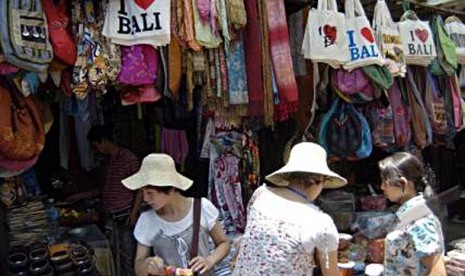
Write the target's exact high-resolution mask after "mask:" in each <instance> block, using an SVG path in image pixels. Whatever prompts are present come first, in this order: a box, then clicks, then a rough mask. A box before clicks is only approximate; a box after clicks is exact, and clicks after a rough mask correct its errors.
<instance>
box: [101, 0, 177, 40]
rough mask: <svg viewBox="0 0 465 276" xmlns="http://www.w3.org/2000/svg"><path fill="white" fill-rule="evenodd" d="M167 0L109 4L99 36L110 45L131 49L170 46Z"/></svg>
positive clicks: (118, 1) (116, 1) (122, 1)
mask: <svg viewBox="0 0 465 276" xmlns="http://www.w3.org/2000/svg"><path fill="white" fill-rule="evenodd" d="M170 12H171V1H170V0H157V1H155V0H112V1H110V2H109V3H108V7H107V13H106V16H105V23H104V25H103V30H102V34H103V35H104V36H106V37H107V38H110V39H111V40H112V42H113V43H116V44H120V45H126V46H131V45H135V44H149V45H153V46H165V45H167V44H169V43H170V34H171V30H170V26H171V25H170V24H171V16H170Z"/></svg>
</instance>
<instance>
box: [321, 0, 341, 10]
mask: <svg viewBox="0 0 465 276" xmlns="http://www.w3.org/2000/svg"><path fill="white" fill-rule="evenodd" d="M328 1H330V2H328ZM317 9H318V10H319V11H328V10H329V11H335V12H337V11H338V9H337V2H336V0H319V1H318V6H317Z"/></svg>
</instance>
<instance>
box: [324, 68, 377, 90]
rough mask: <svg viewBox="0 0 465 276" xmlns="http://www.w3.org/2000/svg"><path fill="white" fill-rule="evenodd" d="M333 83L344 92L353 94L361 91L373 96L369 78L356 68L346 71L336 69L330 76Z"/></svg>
mask: <svg viewBox="0 0 465 276" xmlns="http://www.w3.org/2000/svg"><path fill="white" fill-rule="evenodd" d="M332 81H333V85H336V87H338V88H339V90H341V92H342V93H345V94H349V95H351V94H355V93H358V92H362V93H364V94H366V95H368V96H373V87H372V85H371V82H370V79H369V78H368V77H367V75H366V74H365V73H364V72H363V70H362V69H360V68H358V69H355V70H353V71H346V70H344V69H337V70H336V71H335V72H334V73H333V76H332Z"/></svg>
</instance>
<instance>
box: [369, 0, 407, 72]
mask: <svg viewBox="0 0 465 276" xmlns="http://www.w3.org/2000/svg"><path fill="white" fill-rule="evenodd" d="M372 26H373V31H374V33H375V37H376V43H377V44H378V48H379V51H380V52H381V56H382V57H383V58H384V62H385V65H386V66H387V67H388V68H389V71H391V73H392V76H394V77H397V76H401V77H404V76H405V73H406V72H407V66H406V65H405V54H404V49H403V47H402V42H401V39H400V33H399V28H398V25H397V23H395V22H394V21H393V20H392V17H391V12H390V11H389V8H388V6H387V4H386V1H384V0H378V2H377V3H376V6H375V10H374V15H373V24H372Z"/></svg>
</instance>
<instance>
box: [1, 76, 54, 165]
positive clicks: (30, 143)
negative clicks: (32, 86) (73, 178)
mask: <svg viewBox="0 0 465 276" xmlns="http://www.w3.org/2000/svg"><path fill="white" fill-rule="evenodd" d="M0 104H1V108H0V112H1V116H0V154H1V155H3V156H4V157H6V158H9V159H12V160H29V159H32V158H34V157H37V156H38V155H39V154H40V152H41V151H42V149H43V146H44V140H45V136H44V125H43V123H42V119H41V114H40V111H39V109H38V106H37V104H36V102H35V99H34V98H33V97H32V96H30V97H27V98H25V97H24V96H23V95H21V93H20V92H19V91H18V90H17V88H16V87H14V84H13V83H11V82H10V83H9V85H7V86H6V84H5V83H3V82H2V83H1V84H0Z"/></svg>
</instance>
